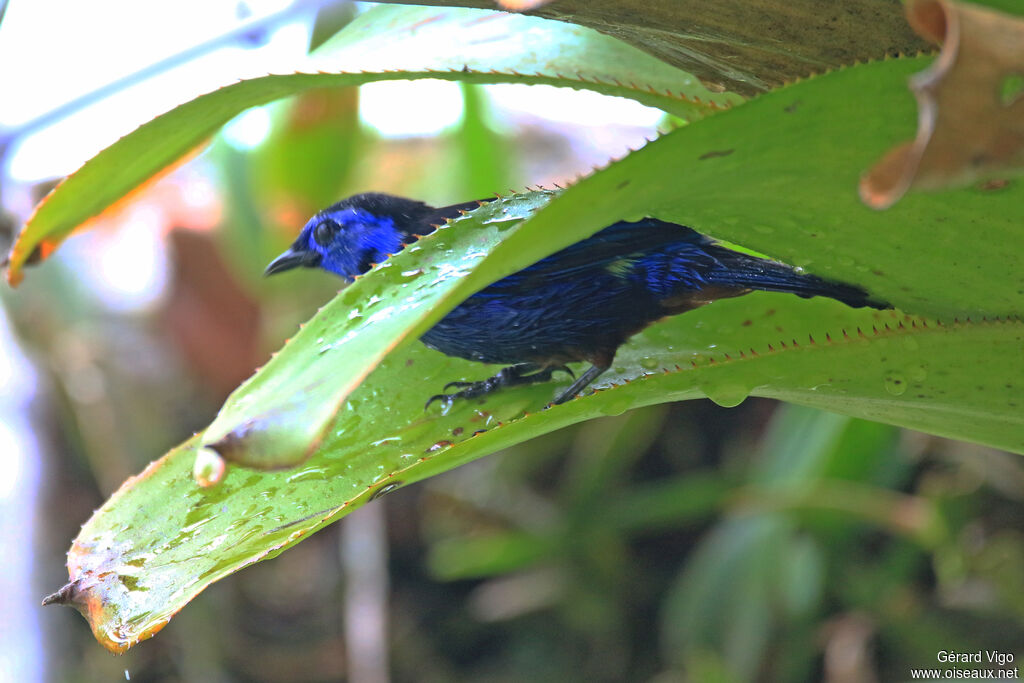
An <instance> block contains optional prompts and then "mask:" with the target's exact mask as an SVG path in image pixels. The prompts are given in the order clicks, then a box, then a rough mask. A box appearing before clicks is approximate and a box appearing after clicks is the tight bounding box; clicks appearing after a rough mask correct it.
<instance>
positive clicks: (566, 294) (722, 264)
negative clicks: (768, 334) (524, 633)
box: [267, 194, 883, 402]
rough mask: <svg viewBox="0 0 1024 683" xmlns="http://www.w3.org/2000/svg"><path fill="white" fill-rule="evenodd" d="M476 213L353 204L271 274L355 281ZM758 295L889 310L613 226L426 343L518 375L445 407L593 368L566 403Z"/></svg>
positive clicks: (474, 300)
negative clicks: (601, 377)
mask: <svg viewBox="0 0 1024 683" xmlns="http://www.w3.org/2000/svg"><path fill="white" fill-rule="evenodd" d="M476 206H477V203H476V202H471V203H468V204H460V205H456V206H451V207H445V208H441V209H435V208H432V207H430V206H427V205H425V204H423V203H421V202H416V201H413V200H408V199H402V198H399V197H391V196H389V195H383V194H366V195H356V196H354V197H350V198H349V199H346V200H343V201H341V202H339V203H337V204H335V205H333V206H331V207H329V208H327V209H325V210H324V211H321V212H320V213H318V214H317V215H316V216H314V217H313V218H312V219H311V220H310V221H309V222H308V223H307V224H306V226H305V227H304V228H303V229H302V232H301V233H300V234H299V237H298V239H297V240H296V241H295V243H294V244H293V245H292V248H291V249H290V250H289V251H288V252H285V254H282V256H280V257H279V258H278V259H276V260H275V261H274V262H273V263H271V264H270V266H268V268H267V272H268V273H273V272H278V271H280V270H285V269H287V268H291V267H295V266H298V265H303V266H319V267H320V268H323V269H324V270H328V271H330V272H332V273H334V274H336V275H339V276H341V277H343V278H345V279H347V280H351V279H352V278H353V277H355V276H356V275H359V274H361V273H363V272H366V271H367V270H369V268H370V265H371V264H372V263H377V262H380V261H382V260H384V259H385V258H387V256H388V255H389V254H392V253H394V252H396V251H398V250H399V249H401V248H402V245H403V244H407V243H409V242H411V241H414V240H415V239H417V238H418V237H419V236H421V235H424V234H427V233H429V232H431V231H432V230H433V229H434V228H433V226H434V225H436V224H437V223H440V222H443V221H444V219H446V218H453V217H455V216H457V215H459V212H460V211H463V210H466V209H470V208H475V207H476ZM751 290H764V291H772V292H789V293H792V294H796V295H798V296H803V297H810V296H826V297H830V298H833V299H837V300H839V301H842V302H843V303H846V304H848V305H850V306H876V307H882V306H883V305H881V304H877V303H874V302H872V301H870V300H869V299H868V297H867V295H866V294H865V293H864V292H863V291H862V290H860V289H859V288H857V287H853V286H849V285H844V284H840V283H834V282H829V281H827V280H823V279H821V278H818V277H815V276H811V275H805V274H802V273H799V272H797V271H795V270H794V269H793V268H791V267H789V266H787V265H784V264H781V263H778V262H775V261H771V260H768V259H763V258H757V257H754V256H750V255H748V254H743V253H740V252H736V251H733V250H731V249H727V248H725V247H723V246H721V245H718V244H716V243H715V242H713V241H712V240H710V239H709V238H707V237H705V236H703V235H701V234H699V233H697V232H695V231H694V230H691V229H690V228H687V227H684V226H681V225H676V224H674V223H668V222H665V221H661V220H658V219H655V218H646V219H644V220H641V221H636V222H626V221H621V222H618V223H615V224H613V225H610V226H609V227H607V228H605V229H604V230H601V231H600V232H598V233H596V234H594V235H593V236H591V237H589V238H587V239H585V240H583V241H582V242H578V243H576V244H574V245H572V246H569V247H567V248H565V249H563V250H561V251H559V252H556V253H554V254H552V255H550V256H548V257H546V258H544V259H542V260H540V261H538V262H537V263H534V264H533V265H531V266H528V267H527V268H524V269H523V270H521V271H519V272H517V273H513V274H512V275H509V276H507V277H505V278H503V279H502V280H499V281H497V282H495V283H493V284H491V285H489V286H488V287H486V288H484V289H483V290H481V291H479V292H477V293H476V294H474V295H473V296H471V297H469V298H468V299H466V300H465V301H464V302H462V303H461V304H460V305H459V306H458V307H456V308H455V309H454V310H452V311H451V312H450V313H449V314H448V315H447V316H445V317H444V318H443V319H442V320H441V321H440V322H438V323H437V324H436V325H435V326H434V327H433V328H431V329H430V330H428V331H427V332H426V333H425V334H424V335H423V337H422V341H423V342H424V343H425V344H427V345H428V346H430V347H432V348H435V349H437V350H439V351H441V352H443V353H445V354H448V355H452V356H458V357H461V358H467V359H470V360H475V361H481V362H485V363H501V364H508V365H514V366H516V368H519V370H516V368H509V369H506V370H505V371H503V373H504V375H503V374H502V373H499V375H498V376H496V377H495V378H492V380H488V382H492V383H493V384H494V386H491V385H488V386H487V387H482V386H480V385H482V384H484V383H476V384H474V385H470V388H469V389H468V390H465V391H463V392H460V394H453V395H446V396H445V398H450V397H452V396H458V395H465V396H475V395H480V394H482V393H486V392H487V391H490V390H492V389H493V388H496V387H497V386H501V385H503V384H517V383H524V382H528V381H532V379H547V378H548V377H550V375H551V372H550V370H551V369H552V368H558V367H561V366H564V364H565V363H568V362H573V361H589V362H590V363H592V364H593V367H592V368H591V370H590V371H588V373H587V375H585V376H584V377H583V378H581V379H580V381H577V383H576V384H574V385H573V387H571V388H570V390H569V392H571V393H569V392H566V394H563V395H562V396H561V397H559V400H558V402H561V401H562V400H565V399H567V398H571V396H572V395H575V393H576V392H577V391H578V390H580V389H582V388H583V387H584V386H585V385H586V383H588V382H589V381H591V380H592V379H593V378H594V377H596V376H597V374H600V372H601V371H603V370H604V369H606V368H607V367H609V366H610V365H611V362H612V359H613V358H614V356H615V351H616V350H617V349H618V347H619V346H620V345H621V344H622V343H623V342H625V341H626V340H627V339H628V338H629V337H631V336H632V335H634V334H636V333H637V332H639V331H640V330H641V329H643V328H644V327H646V326H647V325H649V324H650V323H652V322H654V321H656V320H658V319H660V318H663V317H665V316H667V315H675V314H678V313H683V312H685V311H688V310H692V309H694V308H697V307H699V306H702V305H704V304H707V303H710V302H711V301H713V300H716V299H720V298H726V297H733V296H739V295H742V294H746V293H747V292H749V291H751ZM527 372H530V373H536V374H532V375H525V374H524V373H527ZM588 377H589V378H588ZM584 380H586V381H585V382H583V381H584ZM581 382H583V384H582V385H581Z"/></svg>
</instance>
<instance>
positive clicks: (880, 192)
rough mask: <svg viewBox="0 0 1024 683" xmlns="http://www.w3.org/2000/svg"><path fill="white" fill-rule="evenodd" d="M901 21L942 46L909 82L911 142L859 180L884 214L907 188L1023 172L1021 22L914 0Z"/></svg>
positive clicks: (940, 1)
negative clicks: (914, 118)
mask: <svg viewBox="0 0 1024 683" xmlns="http://www.w3.org/2000/svg"><path fill="white" fill-rule="evenodd" d="M906 12H907V19H908V21H909V22H910V25H911V26H912V27H913V28H914V30H915V31H917V33H918V34H920V35H921V36H922V37H924V38H926V39H928V40H930V41H932V42H935V43H939V44H940V45H942V52H941V53H940V54H939V57H938V59H936V60H935V63H934V64H932V66H931V67H929V68H928V69H926V70H925V71H922V72H921V73H919V74H916V75H915V76H914V77H913V78H911V80H910V88H911V90H912V91H913V92H914V95H915V96H916V97H917V102H918V129H917V137H916V138H915V139H914V140H913V141H910V142H905V143H903V144H901V145H898V146H896V147H894V148H893V149H891V150H889V152H888V153H887V154H886V155H885V156H884V157H882V159H881V160H880V161H878V162H877V163H876V164H875V166H874V167H873V168H871V170H869V171H868V172H867V173H866V174H865V175H864V177H863V178H861V182H860V196H861V199H862V200H863V201H864V203H865V204H867V205H868V206H870V207H872V208H875V209H885V208H888V207H889V206H892V205H893V204H894V203H895V202H897V201H898V200H899V199H900V198H901V197H902V196H903V195H904V194H906V192H907V191H908V190H910V189H942V188H947V187H955V186H962V185H966V184H969V183H971V182H973V181H975V180H979V179H984V178H995V177H1000V176H1006V175H1010V174H1017V173H1020V172H1022V171H1024V20H1022V19H1020V18H1017V17H1013V16H1010V15H1007V14H1003V13H1001V12H997V11H994V10H991V9H987V8H982V7H978V6H975V5H970V4H966V3H957V2H952V1H951V0H913V1H912V2H909V3H908V4H907V8H906Z"/></svg>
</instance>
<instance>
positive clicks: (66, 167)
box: [0, 0, 1024, 683]
mask: <svg viewBox="0 0 1024 683" xmlns="http://www.w3.org/2000/svg"><path fill="white" fill-rule="evenodd" d="M0 6H2V2H0ZM358 11H360V6H359V5H358V4H352V3H347V2H337V1H335V2H327V1H326V0H320V1H318V2H315V1H309V0H295V1H294V2H283V1H280V0H250V1H248V2H238V1H237V0H232V1H226V0H225V1H220V0H202V1H199V0H183V1H179V2H176V3H160V2H149V3H137V2H129V1H128V0H99V1H97V2H93V3H87V4H83V3H72V2H30V1H29V0H12V1H11V2H10V4H9V6H8V7H6V13H5V14H4V15H3V20H2V24H0V64H4V65H6V68H4V69H2V70H0V102H2V104H0V202H2V207H0V210H2V213H0V242H2V244H0V246H3V247H4V249H6V247H7V244H8V243H9V241H10V239H12V237H13V234H15V233H16V231H17V230H18V229H19V228H20V225H21V224H22V223H23V221H24V220H25V219H26V218H27V217H28V215H29V214H30V212H31V210H32V207H33V206H34V204H35V202H36V201H38V199H39V198H40V197H41V196H43V195H44V194H45V192H47V191H48V190H49V188H50V187H52V185H53V183H54V182H56V181H57V180H59V178H60V177H62V176H63V175H66V174H67V173H70V172H72V171H73V170H74V169H75V168H77V167H78V166H79V165H81V164H82V163H83V162H84V161H85V160H86V159H88V158H89V157H90V156H92V155H93V154H95V153H96V152H97V151H99V150H100V149H102V148H104V147H106V146H107V145H109V144H111V143H112V142H113V141H115V140H116V139H118V138H119V137H120V136H122V135H124V134H125V133H127V132H129V131H131V130H132V129H134V128H135V127H137V126H138V125H140V124H141V123H144V122H145V121H147V120H148V119H150V118H152V117H153V116H155V115H157V114H159V113H161V112H163V111H165V110H167V109H169V108H171V107H173V106H175V105H177V104H180V103H182V102H184V101H187V100H189V99H191V98H192V97H195V96H196V95H199V94H201V93H203V92H206V91H209V90H211V89H213V88H216V87H220V86H223V85H226V84H229V83H232V82H234V81H235V80H237V79H238V78H243V77H248V76H254V75H262V74H266V73H281V72H288V71H290V70H294V69H296V68H297V67H298V66H300V65H301V64H302V62H303V60H304V59H305V57H306V54H307V51H308V49H309V48H310V46H311V42H313V43H317V42H320V41H321V39H322V38H323V37H327V36H329V35H331V34H332V33H333V32H334V31H336V30H338V29H339V28H340V27H341V26H343V25H344V24H345V22H347V21H348V20H350V19H351V17H352V16H354V14H355V12H358ZM395 49H400V48H399V46H396V48H395ZM670 125H673V124H672V122H669V121H668V120H666V119H665V117H664V116H663V115H662V114H661V113H660V112H658V111H656V110H652V109H649V108H646V107H643V106H640V105H637V104H636V103H633V102H630V101H625V100H619V99H616V98H609V97H604V96H600V95H596V94H593V93H582V92H575V91H571V90H559V89H554V88H549V87H540V86H535V87H528V86H511V85H508V86H468V87H467V86H460V85H458V84H453V83H447V82H434V81H422V82H411V83H410V82H390V83H381V84H374V85H368V86H364V87H362V88H359V89H358V90H355V89H346V90H322V91H315V92H311V93H308V94H306V95H303V96H301V97H299V98H296V99H292V100H286V101H281V102H277V103H274V104H270V105H267V106H265V107H260V108H257V109H253V110H250V111H248V112H246V113H244V114H242V115H241V116H239V117H238V118H237V119H235V120H234V121H233V122H232V123H231V124H229V125H228V126H227V127H225V128H224V129H223V130H222V131H221V132H220V133H219V134H218V135H216V136H215V137H214V138H213V139H212V140H211V141H210V144H209V145H207V146H206V147H204V148H203V149H201V150H196V153H195V154H194V155H192V156H191V157H190V158H189V159H188V160H186V161H185V162H184V163H182V164H180V165H179V166H177V167H176V168H174V169H173V170H172V171H171V172H169V173H167V174H165V175H163V176H161V177H160V178H159V179H157V180H155V181H154V182H151V183H149V184H148V185H147V186H146V187H144V188H143V189H142V190H141V191H140V192H138V193H136V194H135V195H134V196H133V197H132V201H131V202H129V203H122V204H119V205H117V206H115V207H112V209H111V210H109V211H107V212H106V213H104V214H103V215H102V216H100V217H98V218H97V219H95V221H93V222H92V227H93V229H92V230H89V231H84V232H82V233H81V234H78V235H76V236H74V237H72V238H71V239H69V240H68V241H67V243H66V244H65V245H64V246H63V247H62V248H61V249H60V250H59V251H58V252H57V253H56V255H55V256H54V257H53V258H51V259H50V260H49V261H47V263H46V264H45V265H42V266H39V267H36V268H34V269H33V270H32V272H30V273H29V276H28V277H27V278H26V281H25V282H24V283H23V284H22V285H21V287H20V288H19V289H18V290H17V291H12V290H10V289H9V288H7V287H3V291H2V292H0V472H3V476H2V478H0V553H2V555H3V557H4V558H5V566H4V570H3V571H2V572H0V596H2V597H0V607H2V608H3V614H4V619H3V620H0V683H8V682H10V683H23V682H35V681H44V680H47V681H49V680H54V681H65V680H71V681H112V680H124V679H125V678H126V677H129V676H130V680H132V681H140V680H144V681H268V682H269V681H329V680H338V679H339V678H342V677H347V678H348V679H349V680H352V681H354V682H356V683H365V682H369V681H374V682H378V681H384V680H388V678H389V677H390V678H391V679H392V680H396V681H459V680H466V681H470V680H472V681H477V680H490V681H518V680H541V681H547V680H558V681H576V680H580V681H582V680H587V681H590V680H598V681H601V680H607V681H617V680H655V681H658V682H659V683H661V682H664V683H668V682H672V681H755V680H758V681H790V680H793V681H802V680H826V681H831V682H834V683H846V682H849V683H854V682H858V681H888V680H897V679H903V678H906V677H907V676H908V670H909V667H911V666H920V667H925V666H932V665H934V663H935V655H936V652H937V651H938V650H940V649H944V648H946V649H950V648H952V649H957V650H959V651H971V650H976V649H980V648H988V649H1001V650H1002V651H1004V652H1013V651H1014V648H1017V650H1018V652H1020V644H1021V643H1022V642H1024V533H1022V520H1024V465H1022V461H1021V459H1020V457H1019V456H1014V455H1010V454H1007V453H1002V452H998V451H993V450H991V449H985V448H982V447H978V446H972V445H967V444H962V443H957V442H951V441H947V440H942V439H938V438H933V437H928V436H925V435H922V434H918V433H910V432H904V431H901V430H899V429H896V428H893V427H888V426H885V425H879V424H874V423H867V422H862V421H858V420H853V419H850V418H845V417H840V416H836V415H830V414H825V413H819V412H815V411H811V410H807V409H800V408H795V407H791V406H780V405H778V404H776V403H773V402H770V401H766V400H760V399H749V400H747V401H746V402H745V403H743V404H742V405H741V406H739V407H738V408H734V409H723V408H719V407H718V406H715V405H713V404H711V403H709V402H706V401H691V402H687V403H682V404H676V405H667V406H657V407H652V408H648V409H644V410H641V411H636V412H633V413H629V414H626V415H623V416H620V417H617V418H606V419H602V420H596V421H593V422H590V423H587V424H583V425H578V426H575V427H572V428H570V429H566V430H563V431H561V432H558V433H555V434H551V435H548V436H546V437H543V438H540V439H536V440H534V441H531V442H529V443H525V444H522V445H520V446H517V447H515V448H513V449H510V451H508V452H504V453H501V454H497V455H494V456H490V457H488V458H485V459H483V460H481V461H479V462H476V463H473V464H471V465H468V466H465V467H463V468H461V469H459V470H456V471H454V472H451V473H449V474H447V475H445V476H441V477H438V478H435V479H433V480H431V481H429V482H426V483H424V484H420V485H417V486H412V487H409V488H407V489H402V490H401V491H399V492H397V493H395V494H393V495H391V496H388V497H387V498H386V499H383V500H381V501H378V502H376V503H374V504H373V505H371V506H368V507H366V508H364V509H362V510H360V511H359V512H358V513H357V514H354V515H352V516H351V517H350V518H347V519H346V520H345V521H344V522H342V523H341V524H337V525H334V526H333V527H330V528H329V529H328V530H325V531H324V532H322V533H320V534H317V535H316V536H314V537H313V538H311V539H309V540H307V541H305V542H303V543H301V544H300V545H298V546H296V547H295V548H293V549H291V550H289V551H288V552H286V553H284V554H283V555H282V556H281V557H280V558H278V559H275V560H274V561H272V562H268V563H263V564H260V565H257V566H256V567H253V568H250V569H247V570H244V571H243V572H241V573H240V574H237V575H235V576H233V577H231V578H230V579H228V580H225V581H222V582H220V583H219V584H217V585H215V586H214V587H212V588H211V589H209V590H207V591H206V592H205V593H204V594H202V595H201V596H200V597H199V598H198V599H197V600H196V601H195V602H194V603H192V604H191V605H189V606H188V607H187V608H186V609H185V610H183V611H182V612H181V613H180V614H179V615H178V616H177V617H176V618H175V619H174V620H173V621H172V622H171V624H170V625H169V626H168V627H167V628H166V629H165V630H164V631H163V632H161V633H160V634H159V635H158V636H157V637H156V638H155V639H153V640H150V641H147V642H145V643H143V644H141V645H139V646H138V647H136V648H134V649H133V650H131V651H130V652H129V653H128V654H127V655H125V656H123V657H114V656H112V655H109V654H108V653H106V651H104V650H103V649H102V648H101V647H100V646H99V645H98V644H96V643H95V641H93V640H92V637H91V635H90V633H89V631H88V628H87V626H86V624H85V622H84V621H83V620H82V619H81V618H80V617H79V616H78V615H77V614H75V613H74V612H73V611H72V610H67V609H59V608H49V609H47V610H43V609H41V608H40V607H39V600H40V599H41V597H42V596H43V595H45V594H46V593H49V592H51V591H53V590H56V589H57V588H58V587H60V585H62V584H63V583H64V581H65V580H66V572H65V569H64V566H63V563H64V552H65V551H66V549H67V547H68V545H69V544H70V542H71V539H72V538H73V537H74V536H75V534H76V532H77V530H78V527H79V525H80V524H82V523H83V522H84V521H85V520H86V519H87V518H88V516H89V514H90V513H91V511H92V510H93V509H94V508H95V507H98V506H99V505H100V504H101V503H102V502H103V501H104V500H105V499H106V498H107V497H108V496H109V495H110V494H111V493H112V492H113V491H114V490H116V488H117V487H118V485H119V484H120V483H121V482H122V481H123V480H124V479H126V478H127V477H128V476H130V475H132V474H134V473H136V472H138V471H139V470H140V469H142V467H144V466H145V464H146V463H147V462H149V461H150V460H152V459H155V458H157V457H159V456H160V455H162V454H163V453H164V452H165V451H166V450H167V449H168V448H170V447H171V446H173V445H175V444H177V443H178V442H179V441H180V440H182V438H183V437H185V436H186V435H188V434H191V433H192V432H193V431H195V430H198V429H201V428H202V427H203V426H205V424H207V423H208V422H209V420H210V419H211V418H212V416H213V415H214V414H215V412H216V410H217V407H218V406H219V405H220V403H221V401H223V399H224V398H225V397H226V396H227V394H228V393H229V392H230V391H231V389H233V388H234V387H235V386H236V385H237V384H238V383H239V382H240V381H242V380H243V379H245V378H246V377H247V376H248V375H249V374H250V373H251V372H252V371H253V369H254V368H255V367H257V366H258V365H260V364H261V363H262V362H263V361H264V360H265V359H266V358H267V356H268V355H269V353H270V352H271V351H272V350H273V349H275V348H277V347H278V346H279V345H280V344H281V342H282V340H283V339H284V338H285V337H287V336H288V335H289V334H291V333H292V332H293V331H294V329H295V328H296V326H297V325H298V323H299V322H301V321H303V320H305V319H307V318H309V317H310V316H311V315H312V314H313V313H314V312H315V311H316V309H317V307H318V306H319V305H321V304H322V303H323V302H324V301H326V300H327V299H328V298H329V297H330V296H332V295H333V293H334V291H335V290H336V288H337V283H336V282H334V281H332V280H330V279H329V278H325V277H324V278H315V277H310V278H299V277H294V278H286V279H282V280H280V281H274V282H272V283H267V282H264V281H263V280H262V278H261V273H262V270H263V267H264V266H265V265H266V263H267V262H268V261H269V260H270V258H271V257H273V256H274V255H276V254H277V253H279V252H280V251H281V250H282V249H283V248H284V246H285V245H286V244H288V243H289V242H290V241H291V239H292V238H293V237H294V235H295V233H296V232H297V231H298V229H299V228H300V227H301V225H302V224H303V223H304V222H305V220H306V219H307V218H308V217H309V216H310V215H312V214H313V213H314V212H315V211H317V210H318V209H320V208H322V207H323V206H325V205H327V204H329V203H332V202H333V201H336V200H337V199H339V198H341V197H344V196H347V195H349V194H353V193H355V192H361V191H367V190H379V191H387V192H392V193H395V194H404V195H408V196H413V197H417V198H419V199H422V200H425V201H427V202H431V203H434V204H444V203H454V202H460V201H466V200H469V199H473V198H477V197H486V196H490V195H492V194H494V193H495V192H499V193H505V192H506V191H507V190H509V189H522V188H524V187H526V186H537V185H546V186H551V185H554V184H565V183H569V182H572V180H573V179H574V178H575V177H577V176H579V175H581V174H586V173H587V172H588V171H589V170H590V169H591V168H592V167H594V166H596V165H603V164H605V163H607V162H608V161H609V160H610V159H612V158H615V157H619V156H622V155H623V154H625V153H626V152H627V151H628V150H629V149H630V148H635V147H638V146H640V145H642V144H643V143H644V142H645V139H647V138H651V137H653V136H655V135H657V132H658V130H659V128H660V129H665V128H667V127H668V126H670ZM1021 654H1024V653H1021Z"/></svg>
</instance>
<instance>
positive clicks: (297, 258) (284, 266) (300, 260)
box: [263, 248, 320, 276]
mask: <svg viewBox="0 0 1024 683" xmlns="http://www.w3.org/2000/svg"><path fill="white" fill-rule="evenodd" d="M318 265H320V254H318V253H316V252H315V251H313V250H311V249H310V250H297V249H294V248H289V249H288V251H286V252H284V253H283V254H281V255H280V256H278V257H277V258H276V259H274V260H273V261H271V262H270V265H268V266H267V269H266V270H264V271H263V275H264V276H267V275H273V274H274V273H283V272H284V271H286V270H291V269H292V268H298V267H299V266H304V267H306V268H312V267H314V266H318Z"/></svg>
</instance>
